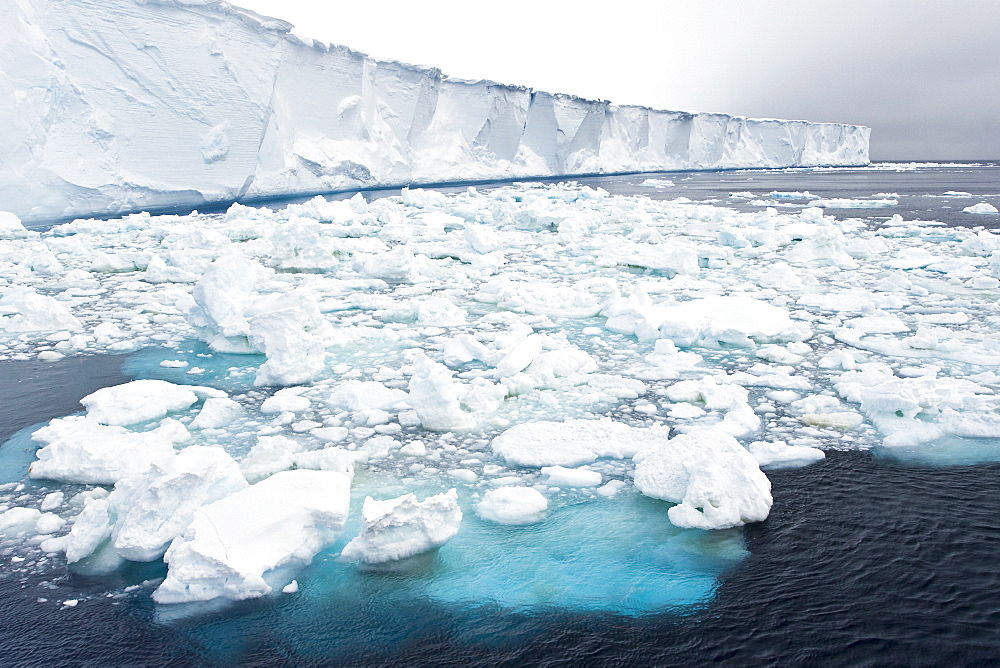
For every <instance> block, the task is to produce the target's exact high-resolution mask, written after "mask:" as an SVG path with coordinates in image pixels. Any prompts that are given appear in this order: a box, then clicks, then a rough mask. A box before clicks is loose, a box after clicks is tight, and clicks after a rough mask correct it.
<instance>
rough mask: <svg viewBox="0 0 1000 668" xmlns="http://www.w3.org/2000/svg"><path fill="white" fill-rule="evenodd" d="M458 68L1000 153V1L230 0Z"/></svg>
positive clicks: (894, 140) (337, 37)
mask: <svg viewBox="0 0 1000 668" xmlns="http://www.w3.org/2000/svg"><path fill="white" fill-rule="evenodd" d="M233 1H234V4H237V5H240V6H243V7H247V8H250V9H253V10H255V11H257V12H260V13H263V14H267V15H270V16H276V17H278V18H282V19H285V20H287V21H290V22H291V23H294V24H295V25H296V29H295V31H294V32H296V33H298V34H300V35H304V36H306V37H314V38H317V39H321V40H323V41H326V42H332V43H335V44H344V45H346V46H349V47H352V48H354V49H358V50H360V51H365V52H367V53H369V54H371V55H372V56H374V57H376V58H380V59H393V60H402V61H404V62H410V63H418V64H423V65H433V66H435V67H439V68H440V69H442V70H443V71H444V72H445V73H446V74H449V75H451V76H456V77H462V78H474V79H478V78H485V79H493V80H496V81H499V82H502V83H509V84H522V85H526V86H530V87H532V88H535V89H538V90H546V91H549V92H554V93H556V92H558V93H572V94H576V95H581V96H583V97H588V98H596V99H604V100H611V101H612V102H616V103H619V104H641V105H646V106H650V107H656V108H660V109H676V110H686V111H723V112H727V113H731V114H739V115H744V116H754V117H767V118H804V119H808V120H814V121H832V122H846V123H858V124H862V125H868V126H870V127H871V128H872V143H871V148H872V151H871V155H872V159H874V160H885V159H906V160H919V159H990V158H993V159H997V158H1000V0H617V1H616V2H580V1H575V2H571V1H568V0H496V1H495V2H491V3H478V2H470V1H469V0H422V1H420V2H414V1H413V0H382V1H379V0H367V1H366V2H343V1H336V0H233Z"/></svg>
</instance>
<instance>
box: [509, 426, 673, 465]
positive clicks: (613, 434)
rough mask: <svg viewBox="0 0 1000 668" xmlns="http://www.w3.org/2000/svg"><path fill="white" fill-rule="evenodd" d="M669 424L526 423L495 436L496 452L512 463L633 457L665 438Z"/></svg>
mask: <svg viewBox="0 0 1000 668" xmlns="http://www.w3.org/2000/svg"><path fill="white" fill-rule="evenodd" d="M668 434H669V429H667V428H666V427H648V428H639V427H630V426H628V425H626V424H622V423H620V422H613V421H612V420H582V419H578V420H566V421H565V422H526V423H524V424H519V425H515V426H513V427H511V428H510V429H508V430H507V431H505V432H503V433H502V434H500V435H499V436H497V437H496V438H494V439H493V442H492V444H491V446H490V447H491V448H492V450H493V454H495V455H497V456H498V457H500V458H501V459H503V460H504V461H505V462H507V464H509V465H511V466H528V467H542V466H579V465H581V464H589V463H590V462H593V461H595V460H596V459H598V458H600V457H613V458H616V459H623V458H626V457H632V456H633V455H635V454H636V453H637V452H638V451H639V449H640V448H642V447H644V445H647V444H649V443H655V442H657V441H660V440H666V438H667V436H668Z"/></svg>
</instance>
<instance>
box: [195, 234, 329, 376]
mask: <svg viewBox="0 0 1000 668" xmlns="http://www.w3.org/2000/svg"><path fill="white" fill-rule="evenodd" d="M266 275H267V274H266V271H265V269H264V268H263V267H261V266H260V264H258V263H257V262H254V261H252V260H249V259H247V258H245V257H243V256H242V255H238V254H235V253H230V254H227V255H223V256H222V257H220V258H219V259H218V260H216V261H215V262H213V263H212V264H211V265H210V266H209V267H208V268H207V269H206V270H205V273H204V274H203V275H202V277H201V278H200V279H199V280H198V283H197V284H196V285H195V287H194V290H193V291H192V293H191V297H190V298H189V299H188V300H186V301H183V300H182V302H179V305H180V306H182V307H183V310H184V315H185V318H186V319H187V320H188V322H189V323H190V324H191V325H192V326H193V327H194V328H195V331H196V332H198V335H199V336H200V337H201V338H202V339H203V340H204V341H205V342H206V343H208V344H209V345H210V346H211V347H212V348H213V349H214V350H218V351H220V352H232V353H252V352H262V353H264V354H265V355H266V356H267V361H266V362H265V363H264V364H263V365H262V366H261V367H260V369H259V370H258V371H257V376H256V379H255V381H254V382H255V384H257V385H297V384H300V383H306V382H309V381H312V380H314V379H315V378H316V377H317V376H318V375H319V374H320V372H321V371H322V370H323V367H324V361H325V358H326V339H327V338H328V337H329V336H330V333H331V331H332V329H331V327H330V324H329V323H328V322H327V321H326V320H325V319H324V318H323V315H322V314H321V313H320V311H319V305H318V299H317V297H316V295H315V294H314V293H313V292H312V291H310V290H308V289H306V288H296V289H293V290H289V291H288V292H277V293H272V294H258V293H257V291H256V290H257V287H258V284H259V283H261V282H262V281H263V280H264V278H265V277H266Z"/></svg>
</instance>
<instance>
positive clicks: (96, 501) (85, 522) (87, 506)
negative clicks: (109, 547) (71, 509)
mask: <svg viewBox="0 0 1000 668" xmlns="http://www.w3.org/2000/svg"><path fill="white" fill-rule="evenodd" d="M111 525H112V520H111V513H110V511H109V505H108V500H107V498H90V499H86V500H85V501H84V506H83V510H82V511H80V514H79V515H77V516H76V520H75V521H74V522H73V526H72V527H71V528H70V530H69V534H67V536H66V543H65V546H64V549H65V551H66V561H67V562H69V563H71V564H75V563H76V562H78V561H81V560H82V559H85V558H86V557H88V556H90V555H92V554H94V553H95V552H96V551H97V549H98V548H99V547H101V545H102V544H103V543H104V542H105V541H106V540H107V539H108V538H109V537H110V536H111Z"/></svg>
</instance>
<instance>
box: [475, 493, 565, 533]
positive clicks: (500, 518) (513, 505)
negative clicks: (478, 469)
mask: <svg viewBox="0 0 1000 668" xmlns="http://www.w3.org/2000/svg"><path fill="white" fill-rule="evenodd" d="M548 508H549V502H548V499H546V498H545V497H544V496H543V495H542V493H541V492H539V491H538V490H537V489H532V488H531V487H521V486H518V485H511V486H509V487H501V488H499V489H491V490H489V491H488V492H486V493H485V494H483V498H482V500H481V501H480V502H479V503H478V504H476V514H477V515H479V516H480V517H482V518H483V519H484V520H489V521H491V522H496V523H497V524H534V523H535V522H539V521H541V520H542V518H544V517H545V511H547V510H548Z"/></svg>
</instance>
